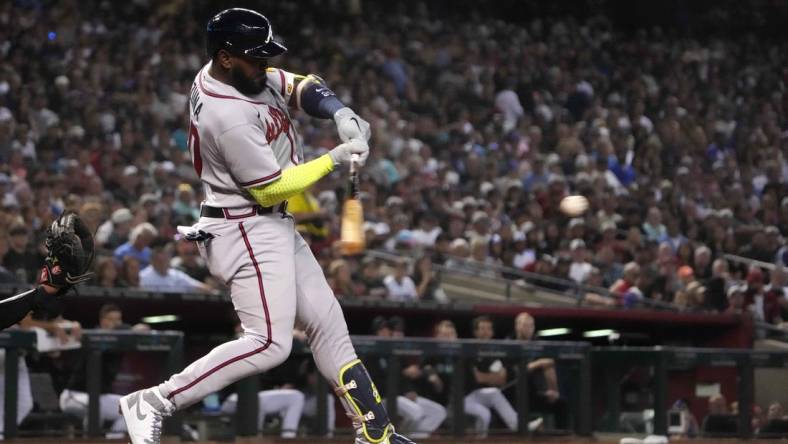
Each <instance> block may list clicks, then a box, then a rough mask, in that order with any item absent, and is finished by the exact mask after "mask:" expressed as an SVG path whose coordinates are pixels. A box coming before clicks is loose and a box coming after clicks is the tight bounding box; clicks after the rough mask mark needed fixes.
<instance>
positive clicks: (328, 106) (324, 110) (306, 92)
mask: <svg viewBox="0 0 788 444" xmlns="http://www.w3.org/2000/svg"><path fill="white" fill-rule="evenodd" d="M296 93H297V94H298V96H297V104H298V107H299V108H300V109H302V110H304V112H306V113H307V114H309V115H310V116H312V117H317V118H319V119H330V118H332V117H334V113H336V112H337V111H338V110H339V109H341V108H344V107H345V105H344V104H343V103H342V101H340V100H339V98H337V95H336V93H335V92H334V91H332V90H331V88H329V87H327V86H326V85H325V84H323V83H322V79H320V78H319V77H317V76H312V75H310V76H309V77H307V78H306V79H304V80H302V81H301V84H299V85H298V91H296Z"/></svg>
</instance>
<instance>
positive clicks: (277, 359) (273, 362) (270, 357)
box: [251, 336, 293, 372]
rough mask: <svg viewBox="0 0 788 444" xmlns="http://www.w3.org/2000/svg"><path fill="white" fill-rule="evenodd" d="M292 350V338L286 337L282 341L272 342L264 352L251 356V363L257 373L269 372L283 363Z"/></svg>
mask: <svg viewBox="0 0 788 444" xmlns="http://www.w3.org/2000/svg"><path fill="white" fill-rule="evenodd" d="M292 348H293V338H292V336H287V337H285V338H283V339H282V340H273V341H271V343H270V344H269V345H268V347H266V348H265V349H264V350H261V351H260V353H257V354H255V355H253V356H251V359H252V363H253V364H254V366H255V368H256V369H257V371H259V372H264V371H266V370H270V369H272V368H274V367H276V366H278V365H279V364H281V363H283V362H285V360H286V359H287V357H288V356H290V351H291V350H292Z"/></svg>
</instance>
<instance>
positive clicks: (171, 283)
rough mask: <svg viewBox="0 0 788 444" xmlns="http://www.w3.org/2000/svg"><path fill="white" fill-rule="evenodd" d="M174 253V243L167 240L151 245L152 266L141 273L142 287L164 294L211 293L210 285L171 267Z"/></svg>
mask: <svg viewBox="0 0 788 444" xmlns="http://www.w3.org/2000/svg"><path fill="white" fill-rule="evenodd" d="M172 251H173V246H172V243H170V242H167V241H165V240H157V241H155V242H154V243H153V244H152V245H151V264H150V265H148V266H147V267H145V268H143V269H142V271H140V287H141V288H142V289H144V290H150V291H160V292H163V293H195V292H197V293H210V292H211V291H212V289H211V287H210V286H209V285H207V284H205V283H203V282H200V281H198V280H197V279H194V278H192V277H191V276H189V275H188V274H186V273H184V272H183V271H181V270H178V269H175V268H172V267H170V259H172Z"/></svg>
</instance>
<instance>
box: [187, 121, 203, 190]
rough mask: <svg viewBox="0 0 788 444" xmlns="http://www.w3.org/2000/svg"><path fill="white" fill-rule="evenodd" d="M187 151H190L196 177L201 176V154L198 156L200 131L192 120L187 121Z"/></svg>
mask: <svg viewBox="0 0 788 444" xmlns="http://www.w3.org/2000/svg"><path fill="white" fill-rule="evenodd" d="M189 151H190V152H191V153H192V163H193V164H194V171H196V172H197V177H202V156H200V133H199V132H197V127H196V126H194V122H189Z"/></svg>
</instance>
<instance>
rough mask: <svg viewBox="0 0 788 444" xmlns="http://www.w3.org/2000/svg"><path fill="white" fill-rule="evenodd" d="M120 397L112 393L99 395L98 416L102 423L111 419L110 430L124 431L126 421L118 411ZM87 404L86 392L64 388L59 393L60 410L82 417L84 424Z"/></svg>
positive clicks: (86, 416) (86, 415)
mask: <svg viewBox="0 0 788 444" xmlns="http://www.w3.org/2000/svg"><path fill="white" fill-rule="evenodd" d="M121 397H122V396H121V395H116V394H114V393H102V394H101V395H100V396H99V418H100V421H101V422H102V423H103V422H104V421H112V426H110V428H109V431H110V432H125V431H126V421H124V420H123V415H121V414H120V412H118V403H119V402H120V398H121ZM88 405H89V402H88V394H87V393H85V392H80V391H77V390H68V389H66V390H63V392H62V393H61V394H60V410H62V411H63V413H70V414H72V415H74V416H77V417H80V418H82V419H83V420H84V421H85V423H86V424H87V418H88Z"/></svg>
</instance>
